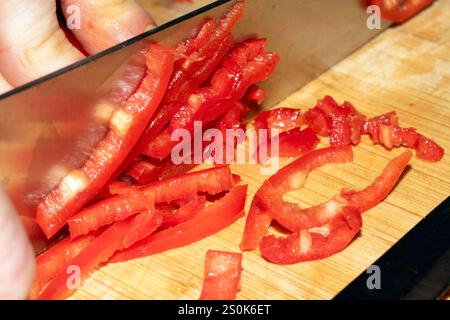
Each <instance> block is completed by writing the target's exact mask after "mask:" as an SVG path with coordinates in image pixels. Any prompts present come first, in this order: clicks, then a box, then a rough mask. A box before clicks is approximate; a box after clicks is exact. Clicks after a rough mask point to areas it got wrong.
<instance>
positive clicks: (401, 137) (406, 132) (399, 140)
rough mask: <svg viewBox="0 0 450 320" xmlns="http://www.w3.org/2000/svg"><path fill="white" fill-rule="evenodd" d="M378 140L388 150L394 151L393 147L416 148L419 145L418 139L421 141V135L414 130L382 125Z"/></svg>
mask: <svg viewBox="0 0 450 320" xmlns="http://www.w3.org/2000/svg"><path fill="white" fill-rule="evenodd" d="M378 139H379V141H380V143H381V144H382V145H384V146H385V147H386V148H387V149H392V148H393V147H407V148H414V146H415V145H416V144H417V139H419V134H418V133H417V132H416V129H414V128H401V127H398V126H393V125H386V124H380V127H379V137H378Z"/></svg>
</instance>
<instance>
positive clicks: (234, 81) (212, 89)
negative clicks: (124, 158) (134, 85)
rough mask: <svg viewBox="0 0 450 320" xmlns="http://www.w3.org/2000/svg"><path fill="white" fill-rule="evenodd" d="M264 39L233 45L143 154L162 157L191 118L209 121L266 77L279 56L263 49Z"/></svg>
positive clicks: (168, 152) (231, 105) (189, 124)
mask: <svg viewBox="0 0 450 320" xmlns="http://www.w3.org/2000/svg"><path fill="white" fill-rule="evenodd" d="M265 42H266V40H265V39H254V40H248V41H246V42H244V43H242V44H240V45H238V46H237V47H236V48H235V49H233V50H232V51H231V53H230V55H229V56H228V57H227V58H226V59H225V60H224V61H223V62H222V67H221V68H219V69H218V70H217V71H216V72H215V74H214V76H213V78H212V79H211V85H210V86H207V87H203V88H201V89H199V90H198V91H197V92H196V93H195V94H193V95H191V96H190V97H189V99H188V102H187V103H186V105H185V106H184V107H182V108H181V109H180V110H179V111H178V112H177V113H176V114H175V115H174V117H173V119H172V120H171V122H170V125H169V127H168V128H166V129H165V130H164V131H163V132H162V133H161V134H160V135H159V136H158V137H156V138H155V139H154V140H153V141H152V142H151V143H150V144H149V145H148V147H147V149H146V150H144V154H146V155H148V156H150V157H153V158H156V159H164V158H165V157H167V156H168V155H169V154H170V152H171V151H172V148H173V147H174V146H175V145H176V144H177V143H178V142H177V141H171V133H172V132H173V130H176V129H187V130H189V131H191V132H192V130H193V124H194V121H196V120H200V121H203V124H206V123H208V122H211V121H213V120H215V119H217V118H218V117H220V116H221V115H222V114H224V113H225V112H226V111H227V110H229V109H230V108H231V107H233V106H234V105H235V104H236V103H237V102H238V101H239V100H241V98H242V97H243V95H244V94H245V92H246V91H247V89H248V88H249V87H250V86H251V85H252V84H254V83H256V82H259V81H263V80H266V79H267V78H268V77H269V75H270V74H271V73H272V72H273V70H274V69H275V66H276V64H277V63H278V60H279V57H278V55H277V54H275V53H265V52H264V46H265Z"/></svg>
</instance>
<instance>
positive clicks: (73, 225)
mask: <svg viewBox="0 0 450 320" xmlns="http://www.w3.org/2000/svg"><path fill="white" fill-rule="evenodd" d="M234 184H235V183H234V177H233V175H232V174H231V171H230V168H229V167H228V166H221V167H215V168H211V169H206V170H202V171H197V172H192V173H187V174H184V175H180V176H176V177H172V178H168V179H165V180H161V181H156V182H154V183H151V184H149V185H147V186H144V187H142V188H140V189H138V190H139V192H136V193H135V196H134V197H130V195H129V194H125V195H116V196H113V197H110V198H107V199H105V200H102V201H100V202H98V203H96V204H94V205H92V206H90V207H87V208H86V209H84V210H82V211H80V212H79V213H77V214H76V215H74V216H73V217H72V218H70V219H69V220H68V224H69V230H70V234H71V237H72V238H74V237H76V236H79V235H82V234H86V233H88V232H89V231H92V230H97V229H98V228H100V227H102V226H104V225H106V224H110V223H112V222H114V221H119V220H123V219H126V218H128V217H129V216H132V215H134V214H136V213H138V212H142V209H143V210H147V208H148V207H151V206H152V204H153V203H161V202H166V203H169V202H172V201H175V200H179V199H190V198H192V197H194V196H197V193H200V192H202V193H208V194H212V195H214V194H218V193H221V192H223V191H228V190H230V189H231V188H232V187H233V186H234ZM139 209H141V211H139Z"/></svg>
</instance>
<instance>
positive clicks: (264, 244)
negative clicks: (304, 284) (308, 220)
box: [260, 207, 362, 264]
mask: <svg viewBox="0 0 450 320" xmlns="http://www.w3.org/2000/svg"><path fill="white" fill-rule="evenodd" d="M361 226H362V219H361V214H360V213H359V211H358V210H357V209H354V208H351V207H344V208H343V209H342V211H341V212H340V213H339V214H337V215H336V216H335V217H334V218H333V219H332V220H330V221H329V222H328V223H326V224H325V225H322V226H320V227H319V228H311V229H303V230H300V231H299V232H298V233H293V234H291V235H289V236H288V237H284V238H278V237H276V236H273V235H269V236H266V237H264V238H262V240H261V244H260V250H261V255H262V256H263V257H264V258H265V259H266V260H268V261H270V262H272V263H276V264H294V263H299V262H304V261H311V260H317V259H323V258H326V257H329V256H331V255H333V254H335V253H337V252H339V251H341V250H343V249H344V248H345V247H347V246H348V245H349V243H350V242H351V241H352V240H353V238H354V237H355V236H356V235H357V234H358V233H359V231H360V230H361Z"/></svg>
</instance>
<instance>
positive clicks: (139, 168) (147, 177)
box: [125, 158, 196, 186]
mask: <svg viewBox="0 0 450 320" xmlns="http://www.w3.org/2000/svg"><path fill="white" fill-rule="evenodd" d="M195 166H196V165H195V164H187V163H186V164H185V163H181V164H178V165H176V164H174V163H173V162H172V159H170V158H167V159H164V160H162V161H159V160H156V159H145V160H144V159H140V160H136V161H134V162H133V163H132V164H131V165H130V166H129V167H128V169H127V171H126V173H125V175H127V176H129V177H131V178H132V179H133V180H134V182H136V184H137V185H140V186H141V185H145V184H148V183H150V182H152V181H157V180H163V179H166V178H171V177H174V176H176V175H179V174H183V173H186V172H188V171H189V170H191V169H193V168H194V167H195Z"/></svg>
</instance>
